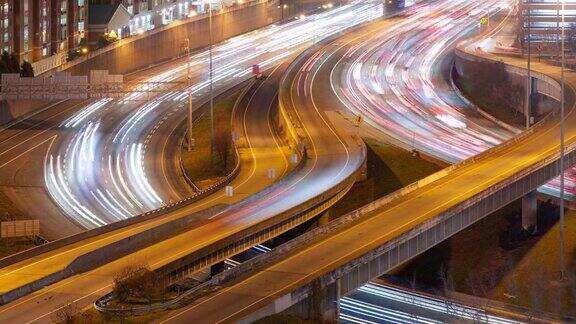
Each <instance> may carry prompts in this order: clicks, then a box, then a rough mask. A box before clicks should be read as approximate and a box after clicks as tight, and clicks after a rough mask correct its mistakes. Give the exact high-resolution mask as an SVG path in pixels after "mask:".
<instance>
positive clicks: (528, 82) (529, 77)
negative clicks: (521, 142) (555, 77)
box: [524, 0, 532, 129]
mask: <svg viewBox="0 0 576 324" xmlns="http://www.w3.org/2000/svg"><path fill="white" fill-rule="evenodd" d="M529 2H530V0H527V1H526V4H527V5H526V10H525V14H526V20H527V25H528V27H527V28H528V66H527V69H528V72H527V76H526V103H525V107H524V115H525V116H526V129H528V128H529V127H530V115H531V114H532V109H531V108H532V73H531V62H530V59H531V56H532V30H531V27H532V26H531V25H532V19H531V18H532V17H531V16H532V12H531V10H530V3H529Z"/></svg>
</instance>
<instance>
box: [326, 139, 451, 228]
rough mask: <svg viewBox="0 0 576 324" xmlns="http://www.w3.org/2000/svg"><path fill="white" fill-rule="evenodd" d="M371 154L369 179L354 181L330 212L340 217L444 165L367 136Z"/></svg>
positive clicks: (365, 140) (367, 144)
mask: <svg viewBox="0 0 576 324" xmlns="http://www.w3.org/2000/svg"><path fill="white" fill-rule="evenodd" d="M364 142H365V143H366V147H367V149H368V150H367V153H368V162H367V163H368V165H367V167H368V178H367V180H366V181H362V182H359V183H356V184H354V186H353V187H352V189H351V190H350V191H349V192H348V194H347V195H346V196H345V197H344V198H342V199H341V200H340V201H339V202H338V203H336V204H335V205H334V206H333V207H332V209H331V210H330V213H331V215H332V216H333V217H338V216H341V215H344V214H346V213H348V212H351V211H353V210H355V209H358V208H360V207H362V206H364V205H366V204H368V203H370V202H372V201H374V200H376V199H378V198H380V197H383V196H385V195H387V194H390V193H392V192H394V191H396V190H398V189H401V188H402V187H405V186H407V185H409V184H411V183H413V182H416V181H418V180H420V179H422V178H425V177H426V176H428V175H431V174H432V173H434V172H436V171H439V170H441V169H442V167H441V166H439V165H437V164H434V163H432V162H430V161H427V160H425V159H423V158H421V157H420V156H417V155H413V154H412V153H411V152H408V151H406V150H403V149H401V148H398V147H396V146H394V145H391V144H388V143H384V142H380V141H377V140H374V139H364Z"/></svg>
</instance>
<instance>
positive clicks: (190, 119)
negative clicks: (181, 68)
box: [186, 38, 194, 152]
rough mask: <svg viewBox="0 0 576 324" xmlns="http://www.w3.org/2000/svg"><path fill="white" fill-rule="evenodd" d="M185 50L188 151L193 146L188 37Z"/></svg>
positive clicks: (190, 65)
mask: <svg viewBox="0 0 576 324" xmlns="http://www.w3.org/2000/svg"><path fill="white" fill-rule="evenodd" d="M186 50H187V52H188V55H187V56H186V57H187V59H188V73H187V74H188V75H187V79H188V152H190V151H192V148H193V147H194V138H193V137H192V57H191V56H190V39H189V38H186Z"/></svg>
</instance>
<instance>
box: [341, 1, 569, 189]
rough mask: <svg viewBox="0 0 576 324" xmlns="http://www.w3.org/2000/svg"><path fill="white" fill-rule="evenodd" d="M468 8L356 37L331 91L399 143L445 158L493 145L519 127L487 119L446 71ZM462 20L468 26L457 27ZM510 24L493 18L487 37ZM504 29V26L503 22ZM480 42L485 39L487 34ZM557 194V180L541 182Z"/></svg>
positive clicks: (499, 6) (470, 28) (504, 8)
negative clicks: (408, 25) (496, 23)
mask: <svg viewBox="0 0 576 324" xmlns="http://www.w3.org/2000/svg"><path fill="white" fill-rule="evenodd" d="M511 5H512V3H511V2H510V1H496V2H494V3H493V5H492V6H491V7H483V8H476V9H475V10H478V11H480V12H482V13H483V14H486V12H487V10H488V9H489V10H490V11H491V15H495V14H496V13H498V12H499V11H501V12H502V14H504V15H505V14H513V13H514V12H515V11H512V10H511V9H512V7H511ZM463 19H467V17H466V12H463V11H447V12H445V14H444V15H441V16H437V17H434V18H433V19H427V20H424V21H422V22H420V23H419V24H418V25H416V26H414V25H411V26H410V27H409V28H403V27H400V28H395V29H394V30H391V31H389V32H387V33H385V34H382V33H375V35H374V36H373V37H370V38H366V39H363V40H361V41H359V42H357V43H356V44H355V46H354V47H353V48H351V49H350V51H349V52H347V53H346V55H345V56H343V57H342V59H341V60H340V61H338V63H337V64H335V65H334V68H333V70H332V71H331V72H330V73H331V83H332V86H333V88H334V93H335V94H336V95H337V96H338V98H339V99H340V100H341V101H342V102H343V104H344V105H346V107H348V108H349V109H350V111H352V112H353V113H354V114H360V115H362V116H363V117H364V120H365V121H366V123H368V124H369V125H370V126H371V127H374V128H376V129H378V130H379V131H380V132H382V133H384V134H385V135H386V136H387V137H388V138H391V139H392V140H393V141H394V142H395V143H396V144H398V145H401V146H403V147H405V148H407V149H410V150H412V149H413V150H417V151H419V152H422V153H424V154H427V155H429V156H433V157H435V158H437V159H440V160H442V161H446V162H449V163H455V162H459V161H461V160H464V159H466V158H468V157H471V156H474V155H476V154H478V153H480V152H483V151H485V150H487V149H488V148H491V147H493V146H496V145H498V144H500V143H502V142H504V141H506V140H508V139H510V138H512V137H513V136H514V135H515V134H518V133H520V132H521V129H518V128H515V127H511V126H508V125H506V126H503V125H502V123H501V122H496V121H493V120H491V119H487V118H486V117H484V116H483V115H481V114H480V113H478V111H477V109H476V107H475V106H474V105H473V104H472V103H470V102H469V101H467V100H465V99H463V98H462V97H461V95H459V94H458V93H456V91H455V90H454V88H453V85H452V84H451V82H450V81H449V80H450V77H451V76H450V72H451V65H452V59H453V49H454V47H455V45H456V43H457V42H458V41H459V40H461V39H463V38H465V37H466V36H467V35H470V34H471V33H473V32H474V31H476V30H477V29H478V25H477V24H475V23H474V22H473V21H470V22H469V23H467V24H466V23H465V22H463ZM462 24H465V25H466V28H454V27H455V26H460V25H462ZM509 25H511V23H510V24H507V23H502V24H498V25H496V26H494V25H493V26H492V27H491V28H492V30H491V31H490V36H491V38H490V40H491V42H495V41H494V40H495V39H496V38H497V37H498V36H497V35H498V34H506V33H508V34H506V35H505V36H507V37H508V38H513V37H511V36H510V34H509V33H511V32H514V31H513V30H512V31H511V30H510V29H513V28H506V29H505V27H510V26H509ZM503 29H504V30H503ZM482 44H483V45H482V46H483V47H489V46H488V44H487V42H486V41H484V42H483V43H482ZM574 172H575V169H572V170H568V171H567V172H566V175H567V193H568V196H569V198H572V197H573V196H574V193H576V187H575V186H574V180H575V177H574ZM539 190H540V191H542V192H546V193H549V194H554V195H558V194H559V181H558V180H553V181H551V182H550V183H549V184H548V185H546V186H543V187H541V188H540V189H539Z"/></svg>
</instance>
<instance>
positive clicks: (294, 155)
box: [290, 153, 298, 164]
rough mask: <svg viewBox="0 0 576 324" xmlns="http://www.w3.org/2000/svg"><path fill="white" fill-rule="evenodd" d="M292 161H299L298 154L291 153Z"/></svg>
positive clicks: (293, 162)
mask: <svg viewBox="0 0 576 324" xmlns="http://www.w3.org/2000/svg"><path fill="white" fill-rule="evenodd" d="M290 162H291V163H292V164H296V163H298V154H296V153H292V155H290Z"/></svg>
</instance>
